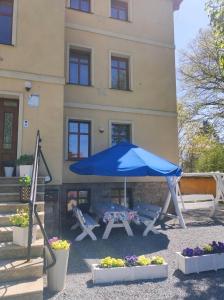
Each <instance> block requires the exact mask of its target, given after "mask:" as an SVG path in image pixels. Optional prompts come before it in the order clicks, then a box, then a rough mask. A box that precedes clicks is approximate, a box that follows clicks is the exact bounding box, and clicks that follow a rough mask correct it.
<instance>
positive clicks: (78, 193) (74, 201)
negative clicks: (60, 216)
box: [67, 190, 90, 212]
mask: <svg viewBox="0 0 224 300" xmlns="http://www.w3.org/2000/svg"><path fill="white" fill-rule="evenodd" d="M74 206H78V207H79V208H80V209H81V211H82V212H88V211H89V208H90V191H89V190H72V191H68V192H67V211H68V212H72V210H73V208H74Z"/></svg>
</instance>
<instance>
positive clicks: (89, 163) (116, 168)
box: [70, 143, 182, 177]
mask: <svg viewBox="0 0 224 300" xmlns="http://www.w3.org/2000/svg"><path fill="white" fill-rule="evenodd" d="M70 170H71V171H72V172H74V173H77V174H79V175H98V176H123V177H131V176H132V177H140V176H166V177H167V176H180V175H181V173H182V170H181V168H180V167H178V166H177V165H175V164H173V163H171V162H169V161H167V160H165V159H164V158H161V157H159V156H157V155H155V154H153V153H151V152H148V151H146V150H144V149H142V148H140V147H138V146H136V145H133V144H129V143H120V144H118V145H116V146H113V147H111V148H108V149H106V150H104V151H102V152H99V153H97V154H95V155H93V156H91V157H89V158H86V159H84V160H81V161H80V162H78V163H75V164H72V165H71V166H70Z"/></svg>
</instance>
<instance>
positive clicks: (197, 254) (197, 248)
mask: <svg viewBox="0 0 224 300" xmlns="http://www.w3.org/2000/svg"><path fill="white" fill-rule="evenodd" d="M193 252H194V256H201V255H203V254H204V251H203V250H202V249H201V248H199V247H196V248H194V250H193Z"/></svg>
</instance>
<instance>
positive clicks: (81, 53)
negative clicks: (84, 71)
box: [68, 47, 92, 87]
mask: <svg viewBox="0 0 224 300" xmlns="http://www.w3.org/2000/svg"><path fill="white" fill-rule="evenodd" d="M72 51H73V52H74V53H76V55H77V57H78V60H79V63H78V83H73V82H71V79H70V78H71V76H70V68H71V67H70V64H71V62H70V59H71V52H72ZM85 56H86V57H88V84H81V83H80V65H81V63H80V60H81V58H82V57H85ZM91 69H92V55H91V51H90V50H89V49H78V48H74V47H69V51H68V84H70V85H77V86H84V87H89V86H92V80H91V79H92V76H91Z"/></svg>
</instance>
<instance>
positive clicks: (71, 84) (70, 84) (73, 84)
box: [66, 82, 94, 88]
mask: <svg viewBox="0 0 224 300" xmlns="http://www.w3.org/2000/svg"><path fill="white" fill-rule="evenodd" d="M66 85H68V86H81V87H86V88H91V87H92V88H93V87H94V85H84V84H76V83H70V82H67V83H66Z"/></svg>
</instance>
